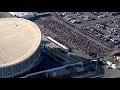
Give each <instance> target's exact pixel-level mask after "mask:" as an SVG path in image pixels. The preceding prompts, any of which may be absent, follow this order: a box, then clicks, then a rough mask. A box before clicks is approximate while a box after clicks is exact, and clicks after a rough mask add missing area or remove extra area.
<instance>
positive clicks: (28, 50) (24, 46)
mask: <svg viewBox="0 0 120 90" xmlns="http://www.w3.org/2000/svg"><path fill="white" fill-rule="evenodd" d="M40 42H41V31H40V29H39V27H38V26H37V25H36V24H35V23H33V22H32V21H29V20H26V19H22V18H0V77H1V78H4V77H5V78H6V77H14V76H17V75H21V74H22V73H24V72H26V71H29V70H30V69H31V68H33V67H34V66H35V64H36V63H39V62H40V61H41V59H40V55H41V48H40Z"/></svg>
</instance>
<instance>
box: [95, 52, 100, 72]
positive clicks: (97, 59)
mask: <svg viewBox="0 0 120 90" xmlns="http://www.w3.org/2000/svg"><path fill="white" fill-rule="evenodd" d="M99 59H100V58H99V57H98V53H97V58H96V73H97V72H98V61H99Z"/></svg>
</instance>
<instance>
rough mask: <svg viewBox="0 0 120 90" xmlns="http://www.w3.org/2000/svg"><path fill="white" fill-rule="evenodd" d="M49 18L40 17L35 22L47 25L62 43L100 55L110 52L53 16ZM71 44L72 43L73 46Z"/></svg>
mask: <svg viewBox="0 0 120 90" xmlns="http://www.w3.org/2000/svg"><path fill="white" fill-rule="evenodd" d="M46 18H47V19H38V20H35V21H34V22H35V23H37V24H38V26H39V25H42V26H43V27H45V28H46V29H47V30H48V31H47V32H48V33H49V32H52V34H50V37H52V35H53V34H55V35H56V36H57V37H55V38H54V39H55V40H57V41H59V42H60V43H62V44H64V45H66V46H68V47H69V48H77V49H80V50H82V51H83V52H85V53H86V54H88V55H90V54H91V53H98V54H99V55H104V54H105V53H108V52H110V50H109V49H107V48H103V47H102V46H101V45H98V44H96V43H94V42H93V41H90V40H89V39H87V38H86V37H84V36H83V35H81V34H79V33H77V32H76V31H75V30H72V29H70V28H68V27H67V26H65V25H64V24H62V23H60V22H58V21H56V20H54V19H52V18H51V17H46ZM70 44H72V46H74V47H72V46H71V45H70Z"/></svg>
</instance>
